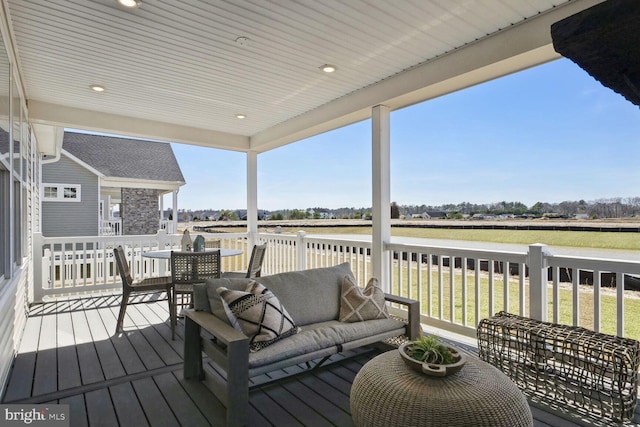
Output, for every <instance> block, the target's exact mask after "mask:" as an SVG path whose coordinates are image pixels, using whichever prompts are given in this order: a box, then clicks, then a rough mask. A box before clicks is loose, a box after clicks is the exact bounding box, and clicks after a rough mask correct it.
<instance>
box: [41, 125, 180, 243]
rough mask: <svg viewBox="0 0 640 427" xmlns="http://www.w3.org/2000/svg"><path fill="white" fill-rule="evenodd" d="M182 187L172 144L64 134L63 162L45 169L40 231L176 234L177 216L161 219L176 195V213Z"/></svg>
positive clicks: (55, 161)
mask: <svg viewBox="0 0 640 427" xmlns="http://www.w3.org/2000/svg"><path fill="white" fill-rule="evenodd" d="M184 184H185V180H184V177H183V176H182V172H181V170H180V167H179V165H178V162H177V160H176V158H175V155H174V154H173V150H172V149H171V145H170V144H167V143H162V142H152V141H143V140H133V139H128V138H117V137H111V136H104V135H92V134H83V133H73V132H65V133H64V139H63V143H62V150H61V153H60V157H59V159H53V161H49V160H47V159H45V160H44V161H43V165H42V233H43V235H44V236H46V237H60V236H96V235H113V234H124V235H136V234H155V233H156V232H157V231H158V229H159V228H164V227H168V229H169V231H170V232H175V230H176V228H175V221H176V220H177V218H176V216H175V215H174V216H173V217H172V219H171V220H164V218H161V217H160V213H161V212H164V207H163V206H162V196H163V195H164V194H167V193H173V211H174V212H175V211H177V195H178V189H179V188H180V187H181V186H182V185H184ZM116 213H117V214H118V215H117V216H116V215H115V214H116ZM171 224H173V226H171Z"/></svg>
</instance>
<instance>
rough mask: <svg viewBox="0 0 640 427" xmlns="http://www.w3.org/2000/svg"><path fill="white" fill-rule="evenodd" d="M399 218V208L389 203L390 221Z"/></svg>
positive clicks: (393, 203)
mask: <svg viewBox="0 0 640 427" xmlns="http://www.w3.org/2000/svg"><path fill="white" fill-rule="evenodd" d="M398 218H400V208H399V207H398V204H397V203H396V202H391V219H398Z"/></svg>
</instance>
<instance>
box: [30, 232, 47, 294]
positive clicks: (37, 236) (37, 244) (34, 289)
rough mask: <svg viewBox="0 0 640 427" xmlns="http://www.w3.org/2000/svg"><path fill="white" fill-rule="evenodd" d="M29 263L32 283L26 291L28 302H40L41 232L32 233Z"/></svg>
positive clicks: (41, 284) (42, 239) (41, 286)
mask: <svg viewBox="0 0 640 427" xmlns="http://www.w3.org/2000/svg"><path fill="white" fill-rule="evenodd" d="M31 245H32V246H31V260H32V261H31V262H32V263H33V282H32V284H31V288H30V289H28V297H27V299H28V301H29V302H30V303H31V302H42V299H43V297H44V291H43V289H42V288H43V285H44V284H43V283H42V280H43V278H44V275H43V271H42V246H43V245H44V236H43V235H42V233H41V232H39V231H38V232H35V233H33V241H32V243H31Z"/></svg>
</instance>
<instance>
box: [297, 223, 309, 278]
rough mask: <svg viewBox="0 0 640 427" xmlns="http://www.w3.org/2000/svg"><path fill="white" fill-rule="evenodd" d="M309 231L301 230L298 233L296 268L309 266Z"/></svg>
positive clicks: (300, 268) (301, 268)
mask: <svg viewBox="0 0 640 427" xmlns="http://www.w3.org/2000/svg"><path fill="white" fill-rule="evenodd" d="M306 235H307V233H305V232H304V231H302V230H300V231H298V232H297V233H296V270H298V271H300V270H304V269H306V268H307V242H306V241H305V236H306Z"/></svg>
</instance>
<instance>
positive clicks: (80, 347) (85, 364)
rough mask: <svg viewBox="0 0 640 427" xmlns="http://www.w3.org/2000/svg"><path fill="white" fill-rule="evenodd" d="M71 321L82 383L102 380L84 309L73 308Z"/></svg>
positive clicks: (100, 368) (102, 376) (98, 359)
mask: <svg viewBox="0 0 640 427" xmlns="http://www.w3.org/2000/svg"><path fill="white" fill-rule="evenodd" d="M71 319H72V321H73V331H74V337H75V341H76V351H77V353H78V364H79V366H80V375H81V378H82V384H91V383H96V382H100V381H104V375H103V374H102V367H101V366H100V358H99V357H98V353H97V352H96V349H95V346H94V344H93V337H92V336H91V332H90V330H89V324H88V323H87V318H86V314H85V311H84V310H74V311H72V312H71Z"/></svg>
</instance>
